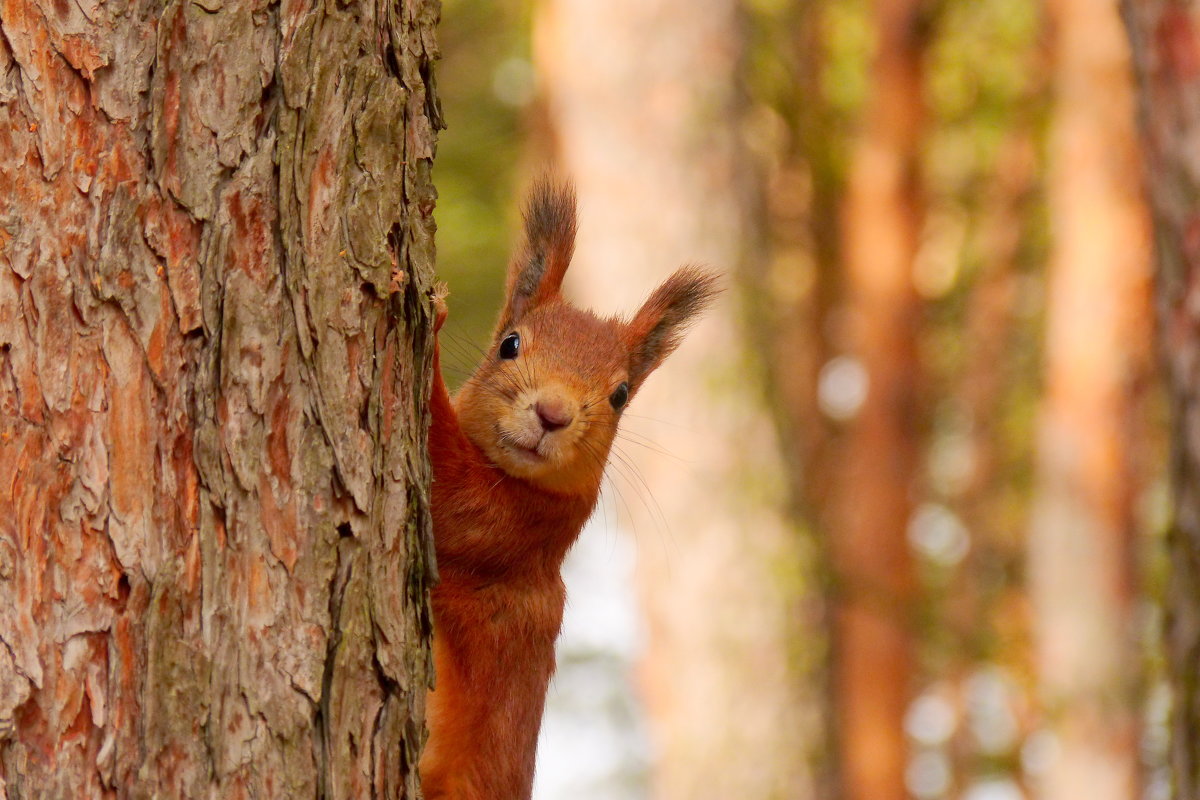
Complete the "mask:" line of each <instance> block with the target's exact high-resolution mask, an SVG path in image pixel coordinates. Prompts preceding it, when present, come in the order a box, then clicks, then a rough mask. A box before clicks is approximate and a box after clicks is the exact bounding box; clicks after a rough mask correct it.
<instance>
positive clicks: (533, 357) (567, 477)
mask: <svg viewBox="0 0 1200 800" xmlns="http://www.w3.org/2000/svg"><path fill="white" fill-rule="evenodd" d="M525 224H526V243H525V247H524V248H523V250H522V251H520V252H519V253H518V254H517V257H516V258H514V259H513V262H512V264H511V265H510V267H509V271H508V282H507V300H506V303H505V307H504V310H503V311H502V312H501V315H500V321H499V324H498V325H497V327H496V330H495V334H494V335H493V337H492V345H491V348H490V350H489V352H488V354H487V355H486V356H485V358H484V360H483V362H482V363H481V364H480V366H479V367H478V368H477V369H476V371H475V372H474V374H472V376H471V378H470V379H468V381H467V382H466V383H465V384H464V385H463V387H462V389H461V390H460V391H459V394H458V396H457V397H456V399H455V406H456V409H457V413H458V418H459V422H460V424H461V425H462V429H463V431H464V432H465V433H466V435H467V437H468V438H469V439H470V440H471V441H472V442H473V443H474V444H475V445H476V446H477V447H479V448H480V449H481V450H482V451H483V452H484V454H485V455H486V456H487V457H488V459H489V460H490V461H491V462H492V463H493V464H495V465H496V466H498V467H499V468H500V469H502V470H503V471H504V472H506V473H508V474H509V475H512V476H513V477H517V478H521V479H524V480H526V481H528V482H530V483H532V484H533V485H535V486H537V487H539V488H541V489H544V490H548V491H552V492H559V493H564V494H587V493H593V492H595V491H596V490H598V488H599V486H600V480H601V477H602V474H603V472H604V465H605V463H606V462H607V460H608V453H609V449H610V448H611V447H612V442H613V438H614V437H615V435H616V431H617V423H618V420H619V418H620V415H621V412H622V411H623V410H624V408H625V406H626V405H627V404H628V402H629V401H630V399H631V398H632V397H633V396H634V395H635V394H636V393H637V390H638V388H639V387H640V386H641V384H642V382H643V381H644V380H645V378H646V376H647V375H649V374H650V372H652V371H653V370H654V369H655V368H656V367H657V366H658V365H659V364H661V363H662V361H663V359H665V358H666V357H667V355H669V354H670V353H671V352H672V351H673V350H674V349H675V348H676V347H677V346H678V344H679V341H680V339H681V338H682V335H683V332H684V330H685V329H686V327H687V325H688V324H689V323H690V322H691V321H692V320H693V319H694V317H695V316H696V315H697V314H698V313H699V312H700V311H701V310H702V309H703V308H704V307H705V306H706V305H707V304H708V303H709V302H710V301H711V299H712V298H713V296H714V295H715V293H716V289H715V284H716V279H715V277H714V276H712V275H710V274H708V273H706V272H704V271H702V270H700V269H697V268H695V267H684V268H682V269H680V270H679V271H677V272H676V273H675V274H674V275H672V276H671V277H670V278H669V279H668V280H667V281H666V282H665V283H663V284H662V285H661V286H660V287H659V288H658V289H656V290H655V291H654V293H653V294H651V296H650V298H649V299H648V300H647V301H646V302H645V304H644V305H643V306H642V308H641V309H640V310H639V311H638V312H637V314H636V315H634V317H633V319H632V320H630V321H628V322H625V321H622V320H620V319H602V318H600V317H598V316H596V315H595V314H593V313H591V312H590V311H586V310H583V309H579V308H576V307H574V306H572V305H570V304H569V303H567V302H566V301H565V300H563V298H562V296H561V294H560V292H559V290H560V287H561V285H562V279H563V276H564V274H565V273H566V270H567V267H568V266H569V264H570V260H571V255H572V253H573V251H574V246H575V228H576V222H575V196H574V192H573V191H572V190H571V189H570V188H569V187H555V186H553V185H551V184H550V183H549V182H547V181H542V182H540V183H538V184H536V185H535V187H534V190H533V192H532V194H531V197H530V200H529V203H528V205H527V207H526V211H525Z"/></svg>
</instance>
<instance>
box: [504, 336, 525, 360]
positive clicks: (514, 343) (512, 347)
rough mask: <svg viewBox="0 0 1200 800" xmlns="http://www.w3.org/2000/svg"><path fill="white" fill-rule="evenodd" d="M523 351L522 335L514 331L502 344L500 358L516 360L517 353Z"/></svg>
mask: <svg viewBox="0 0 1200 800" xmlns="http://www.w3.org/2000/svg"><path fill="white" fill-rule="evenodd" d="M520 349H521V334H519V333H517V332H516V331H513V332H512V333H510V334H509V335H508V336H505V337H504V341H502V342H500V357H501V358H516V357H517V351H518V350H520Z"/></svg>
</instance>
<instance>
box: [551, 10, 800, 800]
mask: <svg viewBox="0 0 1200 800" xmlns="http://www.w3.org/2000/svg"><path fill="white" fill-rule="evenodd" d="M743 34H744V31H743V29H742V25H741V20H740V19H739V12H738V5H737V3H736V2H733V1H732V0H704V1H703V2H699V3H697V2H694V0H652V1H651V2H646V1H645V0H618V2H615V3H607V4H599V3H578V2H560V1H559V0H548V1H547V2H545V3H543V4H542V6H541V8H540V13H539V16H538V19H537V25H536V32H535V59H536V62H537V69H538V72H539V75H540V76H542V78H543V80H544V82H545V83H544V85H545V86H546V91H547V95H546V101H547V111H548V118H549V120H550V124H551V126H552V129H553V134H552V138H553V140H554V142H555V143H556V144H557V146H558V154H559V156H560V161H561V165H562V167H563V171H564V172H565V173H566V174H568V175H570V176H571V177H573V178H574V179H575V180H576V181H577V183H578V188H579V197H580V231H579V240H578V248H577V251H576V258H575V263H574V266H573V267H572V270H571V274H570V276H569V277H568V281H569V282H570V287H569V288H570V289H572V290H573V291H574V292H575V293H576V294H577V296H578V297H579V298H580V299H581V300H582V302H583V303H584V304H587V305H592V306H595V307H598V308H600V309H602V310H603V311H606V312H616V311H622V312H625V313H628V312H629V311H631V310H632V309H635V308H636V307H637V305H638V304H639V303H640V302H641V300H642V299H644V298H645V296H646V294H647V293H648V292H649V291H650V289H651V288H652V287H653V286H654V285H656V284H657V283H658V282H660V281H661V280H662V278H663V277H665V276H666V275H667V274H669V273H670V271H671V270H673V269H675V268H676V267H677V266H678V265H679V264H680V263H683V262H688V261H698V262H703V263H707V264H708V265H709V266H711V267H713V268H715V269H717V270H720V271H722V272H724V273H725V274H726V279H725V287H726V293H725V295H724V297H723V299H722V301H721V302H720V303H718V306H717V307H716V308H715V309H714V310H713V311H711V312H709V313H707V314H706V316H705V318H704V319H703V320H702V321H701V322H700V323H699V324H698V325H697V326H696V327H695V328H694V329H693V330H692V331H691V332H690V333H689V334H688V336H687V338H686V339H685V341H684V343H683V345H682V347H681V348H680V350H679V352H677V353H676V354H674V355H673V356H672V357H671V358H670V359H669V360H668V361H667V363H666V364H665V365H664V366H663V368H662V370H661V371H660V372H659V373H658V374H656V375H654V376H653V377H651V378H650V379H649V380H648V381H647V384H646V386H645V388H644V389H642V390H641V391H640V392H639V394H638V396H637V398H636V399H635V400H634V402H633V403H632V404H631V406H630V409H629V412H628V413H627V414H626V415H625V417H624V419H623V420H622V426H623V427H624V428H625V430H626V433H624V434H622V438H619V439H618V441H617V446H616V450H615V454H614V456H613V457H612V459H611V465H612V469H611V475H612V482H613V485H614V486H615V488H616V490H617V491H619V492H620V494H621V496H622V497H621V499H620V500H619V501H618V505H619V506H620V509H621V514H622V519H623V520H624V519H631V521H632V526H633V528H634V532H635V534H636V538H637V545H638V556H637V558H638V563H637V572H638V577H637V581H638V584H639V590H640V594H641V598H640V599H641V603H642V609H643V612H644V614H645V618H646V620H647V637H646V638H647V641H646V653H645V656H644V660H643V663H642V667H641V677H642V687H643V695H644V698H645V701H646V708H647V712H648V717H649V732H650V737H651V740H652V748H651V750H652V752H653V754H654V756H653V762H652V765H651V769H652V772H651V778H650V782H651V796H653V797H656V798H662V799H663V800H668V799H670V800H683V799H684V798H710V797H761V798H773V797H788V798H804V797H811V796H813V788H812V778H811V774H810V770H809V765H808V763H807V762H806V759H805V756H806V755H807V754H808V751H809V747H810V744H811V742H812V740H813V738H814V737H816V736H819V729H818V726H817V724H816V720H815V719H814V717H815V713H814V709H816V708H817V707H818V706H817V704H816V703H815V702H813V700H812V698H811V697H810V696H808V695H806V692H807V691H808V688H809V687H808V686H807V685H806V683H805V676H804V674H803V672H802V671H801V670H799V669H798V668H797V667H798V664H799V663H801V662H802V661H803V659H804V653H803V651H804V650H805V648H806V642H805V641H804V640H803V639H802V638H800V637H799V636H797V635H796V632H797V630H798V629H799V630H803V628H804V622H805V620H803V619H802V618H801V614H800V609H801V602H800V599H799V598H800V597H801V596H802V594H801V590H802V587H801V584H800V574H801V566H800V564H801V559H802V556H801V553H800V548H799V547H798V542H797V540H796V538H794V537H793V536H792V535H791V532H790V531H789V530H788V528H787V526H786V524H785V523H784V522H783V521H782V519H781V516H782V515H781V513H780V508H779V507H780V506H781V505H782V502H781V496H782V495H783V494H784V492H785V490H784V487H783V479H782V477H781V476H782V467H781V465H780V459H779V456H778V450H777V443H776V442H775V441H774V437H773V432H772V430H771V429H770V426H769V424H768V422H767V419H768V418H767V414H766V413H765V410H761V411H756V410H755V409H756V408H761V402H762V399H761V396H760V393H759V391H758V390H757V388H756V386H755V382H754V381H753V380H751V379H749V378H748V373H749V372H750V371H752V370H753V369H754V367H753V359H752V358H751V357H750V356H749V355H748V353H747V351H748V350H749V349H750V347H749V345H747V343H746V337H745V336H743V335H742V333H741V332H740V331H741V329H740V326H739V325H738V319H737V300H738V294H739V292H738V283H739V281H738V270H739V267H741V266H742V265H743V262H744V260H745V259H747V258H749V257H751V256H752V255H754V253H753V248H754V246H755V243H756V241H757V240H758V233H757V231H755V230H754V228H753V225H752V224H751V220H750V219H749V215H748V214H747V209H748V208H751V207H753V206H754V205H755V202H756V201H755V194H756V191H757V190H756V188H755V187H754V185H753V181H754V174H753V171H752V169H751V167H750V164H749V162H748V161H747V159H746V157H745V155H746V154H745V152H744V150H743V146H742V144H741V143H740V141H739V138H738V135H739V131H740V124H741V121H742V115H741V106H740V103H741V100H740V98H739V96H738V91H737V85H738V84H737V71H738V68H739V61H740V58H741V56H742V51H743V47H744V42H743V38H742V37H743ZM626 512H628V514H626ZM797 651H800V655H799V656H797Z"/></svg>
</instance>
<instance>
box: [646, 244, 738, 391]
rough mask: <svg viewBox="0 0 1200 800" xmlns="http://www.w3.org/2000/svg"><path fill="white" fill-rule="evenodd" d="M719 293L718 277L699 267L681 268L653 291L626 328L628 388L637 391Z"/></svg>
mask: <svg viewBox="0 0 1200 800" xmlns="http://www.w3.org/2000/svg"><path fill="white" fill-rule="evenodd" d="M719 291H720V290H719V289H718V288H717V276H716V275H713V274H712V273H710V272H707V271H705V270H703V269H700V268H699V267H693V266H688V267H683V268H682V269H680V270H678V271H677V272H676V273H675V274H674V275H672V276H671V277H669V278H667V280H666V281H665V282H664V283H663V284H662V285H661V286H659V287H658V288H657V289H655V290H654V293H653V294H651V295H650V298H649V299H648V300H646V302H645V304H644V305H643V306H642V307H641V309H639V310H638V312H637V314H636V315H635V316H634V318H633V320H632V321H631V322H630V323H629V325H628V326H627V327H626V335H627V336H628V342H629V384H630V386H631V387H633V388H635V389H636V388H637V387H638V386H639V385H640V384H641V382H642V381H643V380H644V379H645V378H646V376H647V375H649V374H650V373H651V372H653V371H654V369H655V368H656V367H658V365H659V364H661V363H662V362H663V359H665V358H666V357H667V356H669V355H670V354H671V353H672V352H674V350H675V348H676V347H678V346H679V342H680V341H682V339H683V334H684V332H685V331H686V330H687V327H688V325H690V324H691V323H692V322H694V321H695V319H696V317H697V316H698V315H699V314H700V312H701V311H703V310H704V309H705V308H706V307H707V306H708V304H709V303H711V302H712V300H713V298H715V297H716V296H717V293H718V292H719Z"/></svg>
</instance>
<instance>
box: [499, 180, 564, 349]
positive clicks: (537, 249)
mask: <svg viewBox="0 0 1200 800" xmlns="http://www.w3.org/2000/svg"><path fill="white" fill-rule="evenodd" d="M574 252H575V188H574V187H573V186H572V185H571V184H570V183H557V184H556V183H554V182H553V181H551V180H550V179H549V178H547V177H542V178H540V179H538V180H537V181H536V182H535V183H534V185H533V188H532V189H531V190H530V192H529V198H528V200H526V202H525V245H524V246H523V247H522V248H521V249H520V250H519V251H518V252H517V254H516V256H514V257H513V260H512V263H511V264H509V267H508V282H507V289H506V292H505V294H506V295H507V299H506V301H505V303H504V311H503V313H502V314H501V315H500V324H499V325H498V326H497V329H496V335H497V336H501V335H503V334H504V333H506V332H507V331H508V330H510V329H511V328H512V326H513V325H515V324H516V323H517V322H519V321H520V319H521V317H523V316H524V315H525V314H526V313H528V312H529V311H530V309H533V308H535V307H537V306H539V305H541V304H542V303H545V302H546V301H548V300H551V299H553V298H555V297H557V296H558V293H559V290H560V289H561V288H562V282H563V275H565V274H566V272H567V267H568V266H569V265H570V263H571V256H572V254H573V253H574Z"/></svg>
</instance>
